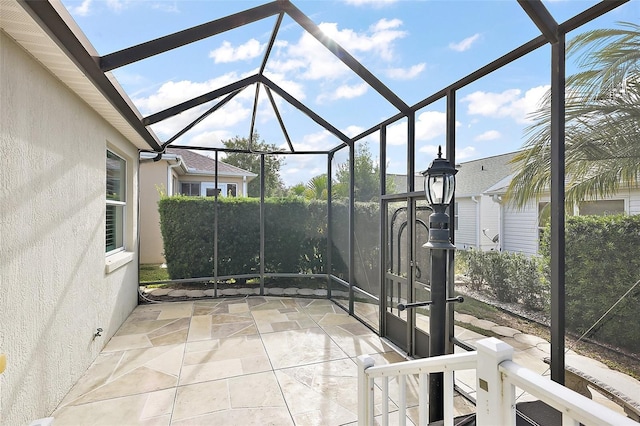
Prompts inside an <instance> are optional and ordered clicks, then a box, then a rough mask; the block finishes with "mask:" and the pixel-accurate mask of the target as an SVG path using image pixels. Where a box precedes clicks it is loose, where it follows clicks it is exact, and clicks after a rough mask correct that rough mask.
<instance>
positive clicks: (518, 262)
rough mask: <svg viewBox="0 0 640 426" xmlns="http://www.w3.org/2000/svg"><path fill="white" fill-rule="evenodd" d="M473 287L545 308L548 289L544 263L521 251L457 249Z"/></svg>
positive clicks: (490, 295) (509, 300)
mask: <svg viewBox="0 0 640 426" xmlns="http://www.w3.org/2000/svg"><path fill="white" fill-rule="evenodd" d="M456 259H457V260H458V261H459V262H461V263H462V265H463V269H464V270H465V271H466V274H467V278H468V279H469V282H470V286H471V288H472V289H474V290H476V291H479V292H481V293H484V294H486V295H487V296H489V297H493V298H495V299H496V300H498V301H500V302H506V303H520V304H522V305H523V306H525V307H526V308H528V309H533V310H538V311H542V310H547V309H548V307H549V300H550V291H549V288H550V287H549V281H548V278H547V276H548V274H547V273H546V271H547V268H546V267H545V265H546V262H544V261H543V260H541V259H539V258H535V257H533V258H528V257H526V256H525V255H523V254H522V253H507V252H498V251H481V250H466V251H459V252H458V255H457V258H456Z"/></svg>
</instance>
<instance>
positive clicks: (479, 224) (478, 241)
mask: <svg viewBox="0 0 640 426" xmlns="http://www.w3.org/2000/svg"><path fill="white" fill-rule="evenodd" d="M471 201H473V202H474V203H476V248H477V249H478V250H482V247H481V246H480V229H482V226H481V225H482V224H481V223H480V201H479V200H477V199H476V196H475V195H472V196H471Z"/></svg>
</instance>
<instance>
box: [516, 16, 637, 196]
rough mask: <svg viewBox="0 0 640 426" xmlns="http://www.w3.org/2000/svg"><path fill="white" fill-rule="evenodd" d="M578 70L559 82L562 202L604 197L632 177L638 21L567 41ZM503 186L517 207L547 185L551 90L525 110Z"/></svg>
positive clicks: (630, 182)
mask: <svg viewBox="0 0 640 426" xmlns="http://www.w3.org/2000/svg"><path fill="white" fill-rule="evenodd" d="M567 52H568V56H569V57H571V56H574V57H577V59H578V61H577V63H578V65H579V67H580V68H581V71H580V72H578V73H577V74H575V75H572V76H569V77H568V78H567V80H566V95H565V109H566V111H565V120H566V123H565V171H566V176H567V182H566V193H565V200H566V202H567V203H568V204H574V203H576V202H578V201H581V200H584V199H588V198H592V197H607V196H610V195H612V194H614V193H616V192H617V191H618V190H619V189H620V188H626V187H630V188H636V187H638V185H639V182H640V25H637V24H632V23H621V24H620V28H617V29H604V30H594V31H589V32H586V33H584V34H581V35H579V36H578V37H576V38H575V39H574V40H572V41H571V42H570V43H569V44H568V46H567ZM533 118H534V124H533V125H531V126H530V127H529V128H527V130H526V132H527V135H528V139H527V141H526V142H525V145H524V148H525V150H524V151H523V152H522V153H520V154H518V155H517V156H516V157H515V158H514V160H513V161H514V162H515V163H516V164H517V166H518V167H517V168H518V170H519V172H518V173H517V174H516V175H515V177H514V178H513V180H512V182H511V185H510V187H509V191H508V194H507V195H508V197H509V199H510V202H512V204H514V205H515V206H518V207H522V206H524V205H525V204H526V203H527V201H528V200H530V199H531V198H539V197H540V195H541V194H542V193H544V192H546V191H548V189H549V187H550V182H551V126H550V123H551V95H550V93H547V96H546V97H545V98H544V100H543V103H542V106H541V107H540V108H539V109H538V110H537V111H536V112H535V113H534V114H533Z"/></svg>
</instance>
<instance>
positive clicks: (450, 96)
mask: <svg viewBox="0 0 640 426" xmlns="http://www.w3.org/2000/svg"><path fill="white" fill-rule="evenodd" d="M446 141H447V145H446V147H447V149H446V151H447V159H449V162H450V163H451V165H452V166H453V167H455V164H456V92H455V90H450V91H449V92H447V134H446ZM455 206H456V195H455V192H454V194H453V198H452V199H451V204H449V240H450V241H451V244H454V245H455V243H456V238H455V229H456V226H455V222H456V218H455V208H456V207H455ZM452 209H453V211H452ZM455 253H456V251H455V250H448V256H447V257H448V259H449V263H448V266H449V271H448V276H447V289H446V290H447V298H453V297H454V296H455V294H454V293H455V275H456V271H455ZM454 306H455V304H447V308H446V310H447V314H446V315H447V320H446V324H447V325H446V327H447V336H446V345H447V350H446V353H448V354H452V353H453V352H454V347H455V345H454V344H453V337H454V332H455V327H454V326H455V320H454V316H455V307H454Z"/></svg>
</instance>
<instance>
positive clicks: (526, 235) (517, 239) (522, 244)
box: [500, 200, 538, 255]
mask: <svg viewBox="0 0 640 426" xmlns="http://www.w3.org/2000/svg"><path fill="white" fill-rule="evenodd" d="M502 212H503V218H502V232H501V233H500V247H501V248H502V250H504V251H508V252H520V253H525V254H527V255H535V254H537V253H538V203H537V202H536V201H534V200H531V201H530V202H529V203H528V204H527V205H526V206H525V207H524V208H523V209H521V210H514V209H513V208H511V207H509V206H508V205H504V204H503V210H502Z"/></svg>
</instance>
